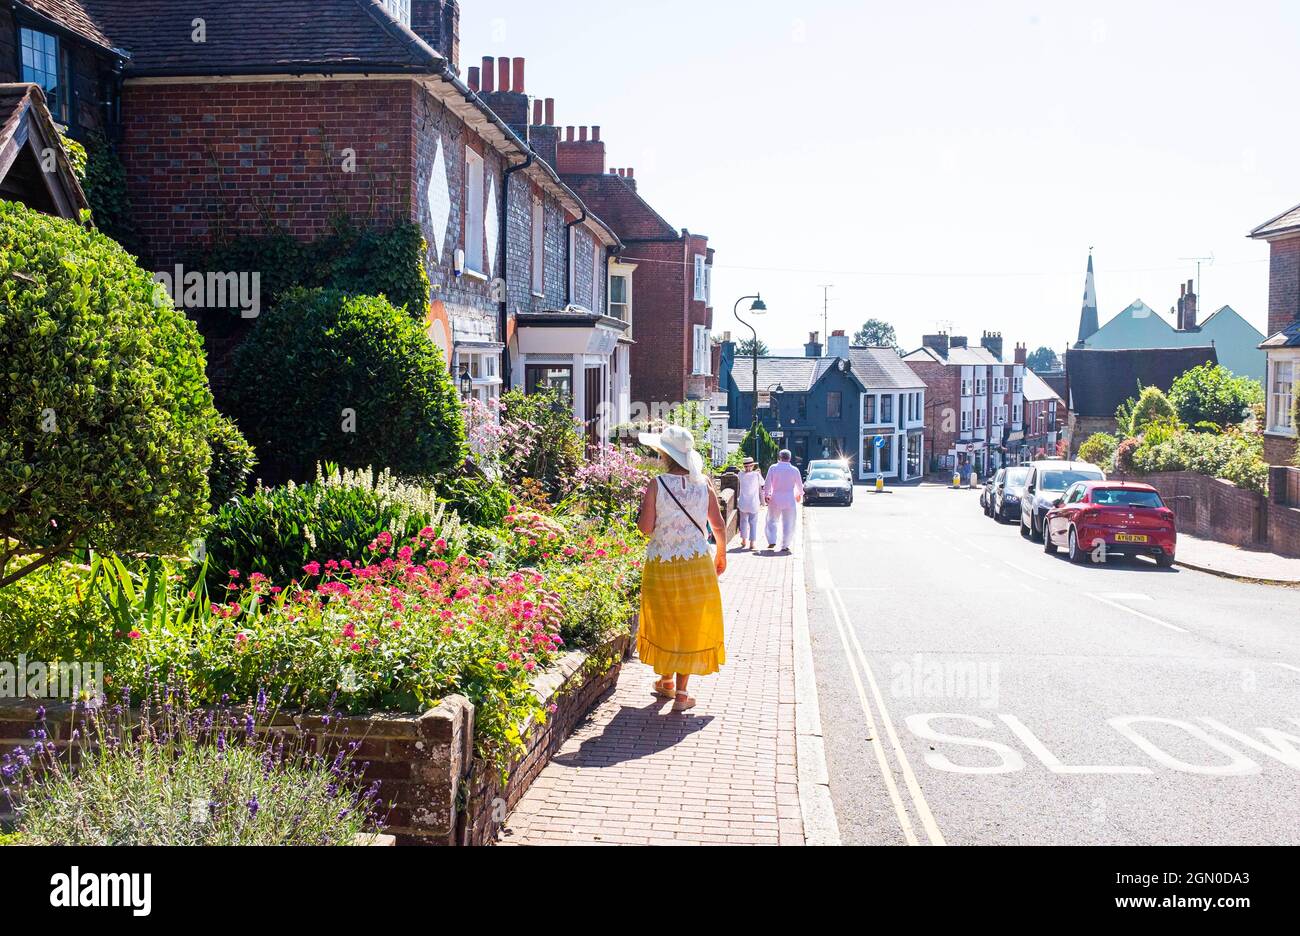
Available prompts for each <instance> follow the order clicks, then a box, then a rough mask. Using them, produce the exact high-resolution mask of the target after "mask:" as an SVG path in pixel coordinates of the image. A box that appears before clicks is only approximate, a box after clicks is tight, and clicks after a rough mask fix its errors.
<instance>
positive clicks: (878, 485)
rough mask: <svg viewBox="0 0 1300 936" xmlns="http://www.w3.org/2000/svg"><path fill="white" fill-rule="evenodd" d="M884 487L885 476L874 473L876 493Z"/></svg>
mask: <svg viewBox="0 0 1300 936" xmlns="http://www.w3.org/2000/svg"><path fill="white" fill-rule="evenodd" d="M884 489H885V476H884V475H876V493H877V494H879V493H880V492H881V491H883V490H884Z"/></svg>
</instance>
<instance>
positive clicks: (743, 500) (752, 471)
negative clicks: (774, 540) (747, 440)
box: [736, 457, 763, 549]
mask: <svg viewBox="0 0 1300 936" xmlns="http://www.w3.org/2000/svg"><path fill="white" fill-rule="evenodd" d="M738 480H739V484H740V492H739V496H738V497H737V498H736V511H737V513H739V514H740V548H741V549H755V548H757V546H756V544H757V543H758V511H759V510H760V509H761V508H762V506H763V472H761V471H759V470H758V462H756V461H754V459H752V458H749V457H746V458H745V462H744V464H743V465H742V466H741V469H740V478H739V479H738Z"/></svg>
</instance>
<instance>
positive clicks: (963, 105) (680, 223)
mask: <svg viewBox="0 0 1300 936" xmlns="http://www.w3.org/2000/svg"><path fill="white" fill-rule="evenodd" d="M561 10H562V11H563V12H562V13H561V12H560V11H561ZM1298 35H1300V4H1295V3H1291V4H1287V3H1283V2H1254V0H1245V2H1236V3H1232V4H1228V3H1223V2H1179V3H1172V2H1133V0H1130V2H1127V3H1119V2H1116V3H1112V2H1106V0H1097V2H1092V3H1088V4H1083V5H1080V4H1065V3H1053V4H1043V3H1022V2H1001V3H991V2H989V3H983V2H962V3H950V2H944V0H930V2H927V3H924V4H900V3H847V2H829V0H803V2H797V3H796V2H789V3H778V2H772V0H745V2H739V0H712V2H708V3H702V2H699V0H693V2H685V0H655V2H642V0H620V2H618V3H610V2H608V0H564V2H563V3H562V4H560V3H548V4H543V3H537V2H535V0H530V2H524V0H461V67H462V71H463V70H464V69H465V68H467V67H468V66H469V65H472V64H477V62H478V61H479V59H480V58H481V57H482V56H484V55H493V56H501V55H508V56H523V57H525V58H526V59H527V90H528V92H529V93H530V94H534V95H537V96H541V97H553V98H555V99H556V123H557V124H560V125H561V126H566V125H573V126H582V125H592V124H596V125H599V126H600V127H601V137H602V139H604V140H605V141H606V144H607V150H608V165H610V166H617V167H626V166H630V167H633V168H634V169H635V170H636V178H637V182H638V187H639V191H640V192H641V194H642V195H643V196H644V197H645V198H646V200H647V201H649V202H650V204H651V205H653V206H654V207H655V208H656V209H657V210H658V211H659V213H660V214H661V215H663V216H664V217H665V218H666V219H667V220H668V221H669V223H671V224H673V225H674V226H676V227H677V228H683V227H685V228H689V229H690V230H691V231H692V232H694V233H702V234H707V235H708V236H709V243H710V246H712V247H713V248H714V249H715V250H716V252H717V254H716V258H715V266H714V287H713V291H714V333H715V335H716V334H720V333H722V332H726V331H733V332H734V333H736V336H737V337H738V338H739V337H744V336H748V334H749V331H748V329H747V328H744V327H743V326H740V325H738V324H737V323H736V322H735V320H734V319H733V317H732V313H731V310H732V307H733V303H734V302H735V301H736V299H737V298H739V297H741V296H744V295H751V294H753V293H756V292H758V293H761V294H762V296H763V299H764V301H765V302H766V304H767V306H768V312H767V314H766V315H764V316H762V317H760V318H754V319H752V321H753V323H754V325H755V326H756V327H757V328H758V331H759V337H760V338H761V339H762V340H763V341H764V342H765V343H766V344H767V345H768V346H769V347H770V348H772V349H773V350H774V351H781V350H793V349H799V348H801V347H802V345H803V342H805V341H806V340H807V338H808V333H809V332H810V331H814V330H815V331H819V332H822V331H823V289H822V286H823V285H824V284H830V285H831V286H832V288H831V289H830V291H829V295H830V303H829V314H828V320H829V328H830V329H831V330H835V329H841V328H842V329H845V330H846V331H848V333H849V334H852V333H853V331H854V330H856V329H857V328H858V327H860V326H861V324H862V323H863V322H864V321H865V320H866V319H868V318H872V317H875V318H880V319H884V320H885V321H888V322H890V323H891V324H893V325H894V327H895V329H896V330H897V333H898V338H899V344H900V345H902V346H904V348H906V349H908V350H910V349H912V348H915V347H917V346H919V344H920V339H921V335H922V334H923V333H928V332H932V331H934V330H936V329H939V328H942V329H944V330H947V331H949V332H950V333H951V334H954V335H957V334H966V335H969V336H970V337H971V339H972V342H975V341H977V340H978V338H979V336H980V335H981V334H982V333H983V332H984V331H985V330H988V331H997V332H1001V333H1002V336H1003V339H1004V342H1005V344H1006V347H1007V348H1008V349H1010V348H1011V347H1012V346H1013V345H1014V344H1015V342H1017V341H1021V342H1025V343H1026V344H1027V345H1028V346H1029V348H1030V349H1031V350H1032V349H1034V348H1037V347H1038V346H1040V345H1048V346H1050V347H1052V348H1054V349H1057V350H1060V349H1063V348H1064V347H1065V346H1066V344H1067V343H1069V342H1071V341H1073V340H1074V338H1075V336H1076V333H1077V330H1078V322H1079V310H1080V306H1081V300H1082V297H1083V282H1084V270H1085V267H1086V265H1087V258H1088V251H1089V248H1092V250H1093V257H1094V264H1095V267H1096V271H1097V299H1098V306H1099V309H1100V317H1101V320H1102V322H1103V323H1104V322H1105V321H1106V320H1108V319H1109V318H1111V317H1112V316H1114V315H1115V314H1117V313H1118V312H1120V311H1121V310H1122V309H1123V308H1124V307H1125V306H1127V305H1128V304H1129V303H1131V302H1133V301H1134V300H1135V299H1139V298H1140V299H1142V300H1143V301H1145V302H1146V303H1147V305H1149V306H1151V307H1152V308H1153V309H1155V310H1156V311H1158V312H1167V311H1168V310H1169V309H1170V307H1171V306H1173V305H1174V303H1175V302H1176V301H1177V298H1178V288H1179V284H1180V283H1182V282H1186V281H1187V280H1188V279H1195V278H1196V276H1197V263H1196V260H1195V259H1192V258H1197V257H1203V258H1211V257H1212V258H1213V259H1212V260H1205V261H1203V262H1202V264H1201V269H1200V277H1201V290H1200V291H1201V301H1200V307H1201V310H1202V312H1201V316H1202V318H1204V317H1205V316H1206V315H1208V314H1209V313H1210V312H1211V311H1213V310H1215V309H1217V308H1219V307H1220V306H1222V305H1225V304H1227V305H1231V306H1232V307H1233V308H1234V309H1236V310H1237V311H1238V312H1240V313H1241V314H1242V315H1244V316H1245V317H1246V319H1247V320H1248V321H1250V322H1251V323H1252V324H1254V325H1255V326H1256V327H1257V328H1259V329H1260V330H1261V331H1262V330H1263V329H1264V327H1265V323H1266V319H1267V299H1268V263H1267V261H1268V246H1267V244H1264V243H1260V242H1256V241H1252V240H1249V239H1248V238H1247V237H1246V236H1245V235H1246V234H1247V232H1248V231H1249V230H1250V229H1251V228H1253V227H1255V226H1256V225H1258V224H1260V223H1262V222H1264V221H1266V220H1268V219H1269V218H1271V217H1273V216H1274V215H1277V214H1280V213H1281V212H1282V211H1284V210H1286V209H1288V208H1290V207H1291V206H1293V205H1295V204H1296V203H1298V202H1300V171H1297V170H1300V159H1297V156H1298V155H1300V120H1297V119H1295V113H1296V105H1295V91H1294V89H1295V88H1296V87H1297V86H1300V55H1297V54H1296V47H1295V46H1296V39H1297V36H1298ZM748 305H749V303H748V302H746V303H745V304H744V305H743V306H742V315H743V314H744V312H743V309H744V308H747V307H748ZM1008 353H1009V350H1008Z"/></svg>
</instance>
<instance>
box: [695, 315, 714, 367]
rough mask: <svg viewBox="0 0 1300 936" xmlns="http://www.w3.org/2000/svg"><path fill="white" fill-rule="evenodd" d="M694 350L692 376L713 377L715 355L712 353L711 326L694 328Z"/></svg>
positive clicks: (696, 326)
mask: <svg viewBox="0 0 1300 936" xmlns="http://www.w3.org/2000/svg"><path fill="white" fill-rule="evenodd" d="M692 335H693V336H694V346H693V347H694V350H693V353H692V355H691V358H692V360H691V374H692V376H695V377H711V376H713V355H712V354H711V353H710V352H711V351H712V348H711V347H710V335H709V326H707V325H695V326H693V331H692Z"/></svg>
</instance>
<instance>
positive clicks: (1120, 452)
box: [1115, 436, 1142, 472]
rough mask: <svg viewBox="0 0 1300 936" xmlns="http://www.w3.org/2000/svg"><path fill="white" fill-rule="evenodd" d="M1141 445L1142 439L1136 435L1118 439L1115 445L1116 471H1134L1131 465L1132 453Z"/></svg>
mask: <svg viewBox="0 0 1300 936" xmlns="http://www.w3.org/2000/svg"><path fill="white" fill-rule="evenodd" d="M1141 445H1142V440H1141V439H1140V438H1138V437H1136V436H1129V437H1128V438H1126V439H1123V440H1121V441H1120V443H1119V445H1117V446H1115V468H1116V470H1117V471H1129V472H1131V471H1136V470H1137V469H1136V468H1135V467H1134V466H1133V455H1134V453H1135V452H1137V450H1138V448H1139V447H1140V446H1141Z"/></svg>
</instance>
